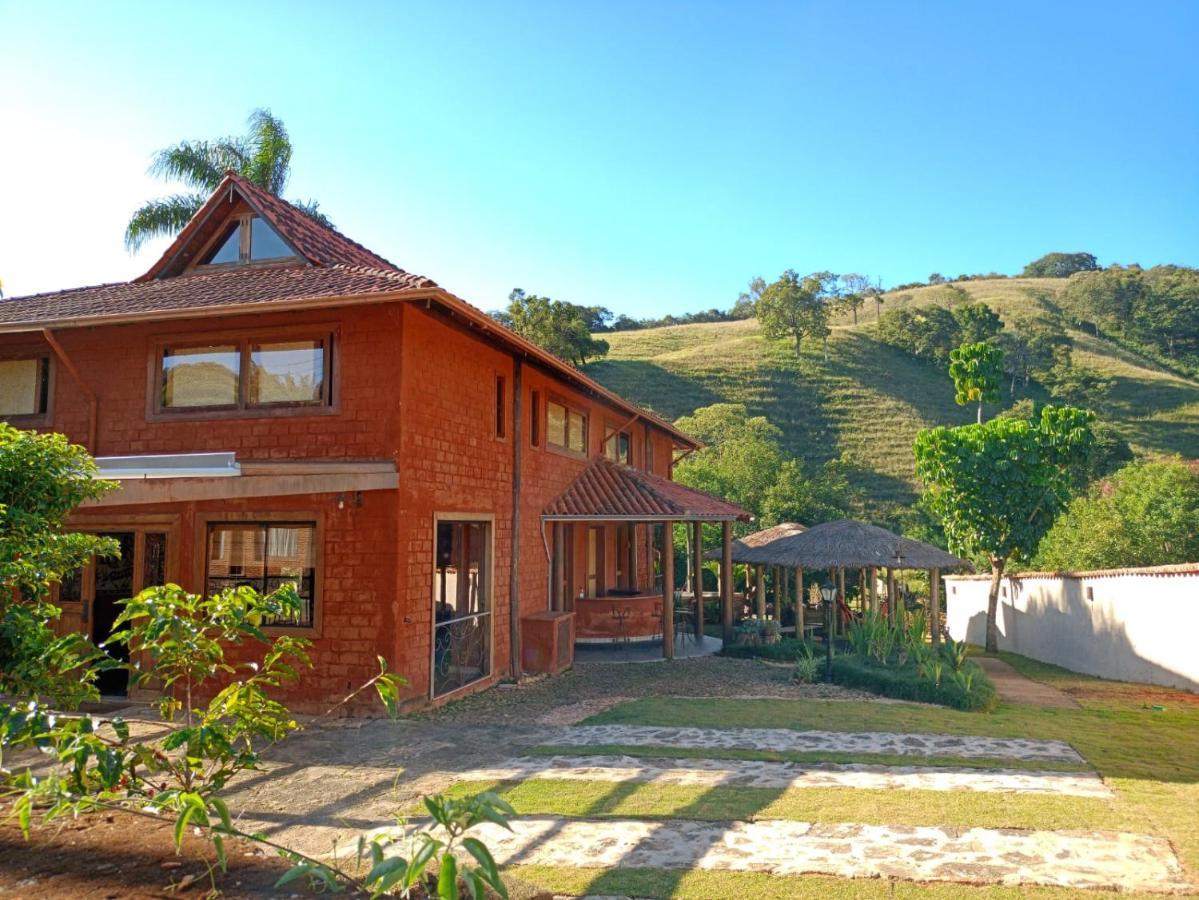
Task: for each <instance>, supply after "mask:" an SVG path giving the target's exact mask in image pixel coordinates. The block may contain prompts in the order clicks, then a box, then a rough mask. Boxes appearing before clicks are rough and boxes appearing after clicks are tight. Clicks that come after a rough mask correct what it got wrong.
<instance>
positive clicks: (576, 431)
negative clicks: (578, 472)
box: [545, 400, 587, 453]
mask: <svg viewBox="0 0 1199 900" xmlns="http://www.w3.org/2000/svg"><path fill="white" fill-rule="evenodd" d="M545 440H546V443H547V444H549V445H550V446H551V447H557V448H558V449H559V450H569V451H571V452H572V453H586V452H587V416H585V415H584V414H583V413H581V412H579V411H578V410H577V409H572V408H570V407H568V406H565V405H563V404H561V403H558V402H556V401H554V400H550V401H548V402H547V403H546V404H545Z"/></svg>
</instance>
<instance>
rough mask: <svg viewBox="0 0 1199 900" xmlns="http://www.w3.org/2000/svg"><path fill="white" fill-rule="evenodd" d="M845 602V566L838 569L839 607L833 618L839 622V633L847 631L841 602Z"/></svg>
mask: <svg viewBox="0 0 1199 900" xmlns="http://www.w3.org/2000/svg"><path fill="white" fill-rule="evenodd" d="M843 603H845V567H844V566H842V567H841V568H839V569H837V609H836V610H835V611H834V614H833V620H834V621H835V622H836V623H837V634H844V633H845V613H844V611H843V610H842V607H841V604H843Z"/></svg>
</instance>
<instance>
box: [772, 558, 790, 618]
mask: <svg viewBox="0 0 1199 900" xmlns="http://www.w3.org/2000/svg"><path fill="white" fill-rule="evenodd" d="M786 599H787V580H786V579H785V578H783V567H782V566H775V567H774V617H775V618H776V619H778V621H779V623H780V624H781V623H782V621H783V603H785V602H786Z"/></svg>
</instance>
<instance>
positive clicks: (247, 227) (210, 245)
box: [187, 210, 302, 272]
mask: <svg viewBox="0 0 1199 900" xmlns="http://www.w3.org/2000/svg"><path fill="white" fill-rule="evenodd" d="M252 219H261V220H262V221H263V222H266V224H267V226H268V227H269V228H271V229H272V230H273V231H274V232H275V233H276V234H279V229H277V228H275V227H274V226H273V225H272V224H271V223H270V222H267V220H266V218H264V217H263V216H260V215H259V214H258V213H256V212H254V211H253V210H245V211H244V212H239V213H236V214H234V215H231V216H229V217H228V218H227V219H225V221H223V222H222V223H221V227H220V228H218V229H217V230H216V232H215V233H214V234H213V235H212V237H210V238H209V239H208V240H207V241H205V242H204V245H203V246H202V247H201V248H200V252H199V253H197V254H196V259H204V257H206V256H208V254H209V253H211V252H212V251H213V250H214V249H216V245H217V243H218V242H220V240H221V236H222V235H223V234H224V233H225V231H226V230H227V229H228V226H229V224H230V223H232V222H237V224H238V229H239V230H238V248H237V257H238V258H237V259H236V260H234V261H233V262H223V263H194V264H193V265H191V266H189V267H188V269H187V271H189V272H219V271H221V270H222V269H235V268H244V267H246V266H277V265H279V263H281V262H285V261H287V260H293V259H294V260H300V259H302V257H301V256H300V254H299V253H298V252H296V248H295V247H292V244H291V241H289V240H288V239H287V238H285V237H283V235H282V234H279V239H280V240H282V241H283V243H284V244H286V245H287V246H288V247H291V253H290V254H289V255H287V256H272V257H269V258H265V259H250V243H251V238H252V236H251V231H252V230H253V225H251V224H250V223H251V220H252Z"/></svg>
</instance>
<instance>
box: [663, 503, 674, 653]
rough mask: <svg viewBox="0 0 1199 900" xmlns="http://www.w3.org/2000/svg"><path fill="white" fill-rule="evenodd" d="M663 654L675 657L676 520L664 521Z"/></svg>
mask: <svg viewBox="0 0 1199 900" xmlns="http://www.w3.org/2000/svg"><path fill="white" fill-rule="evenodd" d="M662 655H663V656H664V657H665V658H666V659H674V522H663V523H662Z"/></svg>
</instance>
